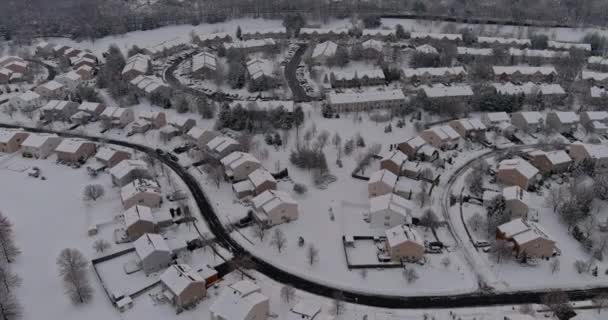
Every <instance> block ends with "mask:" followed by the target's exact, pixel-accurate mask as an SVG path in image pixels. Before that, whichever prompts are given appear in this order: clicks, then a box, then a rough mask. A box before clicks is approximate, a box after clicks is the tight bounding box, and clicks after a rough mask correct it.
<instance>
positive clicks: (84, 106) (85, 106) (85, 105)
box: [78, 101, 101, 113]
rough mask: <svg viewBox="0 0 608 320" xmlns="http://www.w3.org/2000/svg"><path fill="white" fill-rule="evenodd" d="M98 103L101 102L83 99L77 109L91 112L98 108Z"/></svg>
mask: <svg viewBox="0 0 608 320" xmlns="http://www.w3.org/2000/svg"><path fill="white" fill-rule="evenodd" d="M100 105H101V103H99V102H88V101H83V102H82V103H81V104H80V106H79V107H78V110H80V111H85V112H88V113H93V112H95V111H96V110H97V108H99V106H100Z"/></svg>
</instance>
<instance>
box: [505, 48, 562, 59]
mask: <svg viewBox="0 0 608 320" xmlns="http://www.w3.org/2000/svg"><path fill="white" fill-rule="evenodd" d="M509 55H512V56H525V57H538V58H566V57H569V56H570V53H569V52H568V51H553V50H535V49H517V48H509Z"/></svg>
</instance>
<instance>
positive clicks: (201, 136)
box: [186, 127, 220, 148]
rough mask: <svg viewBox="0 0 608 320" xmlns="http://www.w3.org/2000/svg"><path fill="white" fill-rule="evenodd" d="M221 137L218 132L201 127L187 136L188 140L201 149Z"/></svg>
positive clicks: (194, 128)
mask: <svg viewBox="0 0 608 320" xmlns="http://www.w3.org/2000/svg"><path fill="white" fill-rule="evenodd" d="M219 135H220V134H219V132H217V131H213V130H205V129H201V128H199V127H193V128H192V129H190V130H189V131H188V133H187V134H186V136H187V138H188V140H189V141H190V142H191V143H193V144H194V145H196V146H198V147H199V148H202V147H204V146H206V145H207V143H209V141H211V140H213V138H215V137H217V136H219Z"/></svg>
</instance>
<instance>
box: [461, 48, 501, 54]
mask: <svg viewBox="0 0 608 320" xmlns="http://www.w3.org/2000/svg"><path fill="white" fill-rule="evenodd" d="M456 52H457V53H458V54H459V55H468V56H491V55H493V54H494V49H491V48H471V47H457V48H456Z"/></svg>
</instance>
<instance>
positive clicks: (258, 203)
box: [251, 190, 297, 212]
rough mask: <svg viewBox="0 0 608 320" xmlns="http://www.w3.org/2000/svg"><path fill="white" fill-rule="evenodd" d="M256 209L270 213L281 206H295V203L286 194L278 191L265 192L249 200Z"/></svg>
mask: <svg viewBox="0 0 608 320" xmlns="http://www.w3.org/2000/svg"><path fill="white" fill-rule="evenodd" d="M251 202H252V203H253V206H254V207H255V208H256V209H262V211H264V212H270V211H272V210H274V209H276V208H277V207H278V206H280V205H282V204H297V202H296V201H295V200H294V199H293V198H292V197H291V195H289V194H288V193H287V192H284V191H280V190H266V191H264V192H262V193H261V194H259V195H258V196H256V197H255V198H253V199H251Z"/></svg>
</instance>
